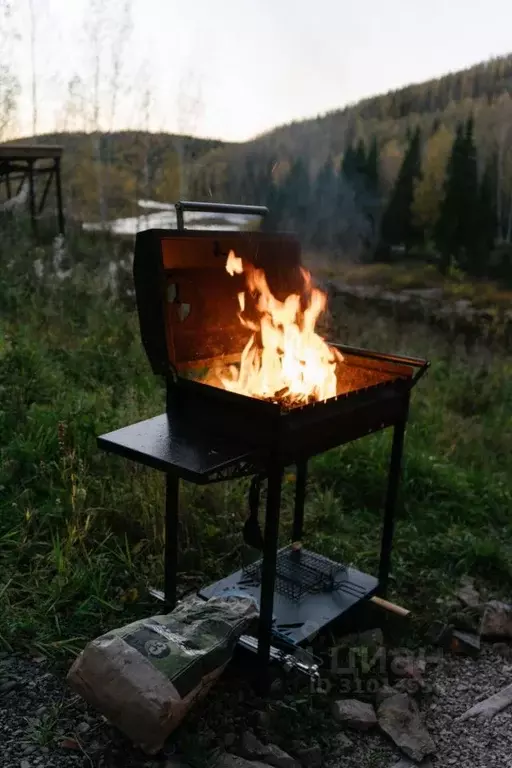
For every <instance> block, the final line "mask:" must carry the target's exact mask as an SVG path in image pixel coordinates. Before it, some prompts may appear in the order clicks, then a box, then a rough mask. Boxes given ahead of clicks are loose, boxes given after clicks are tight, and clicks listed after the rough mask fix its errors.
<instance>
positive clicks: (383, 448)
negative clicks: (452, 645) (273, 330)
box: [0, 232, 512, 658]
mask: <svg viewBox="0 0 512 768" xmlns="http://www.w3.org/2000/svg"><path fill="white" fill-rule="evenodd" d="M117 247H118V246H116V245H115V244H113V243H112V242H108V241H106V242H104V243H103V242H102V241H101V240H94V241H90V240H86V239H83V238H72V239H71V242H70V256H71V262H72V263H73V264H74V271H73V277H71V278H69V279H67V280H62V281H58V280H56V279H55V277H54V276H53V275H52V273H51V270H50V273H49V274H48V275H47V276H45V277H43V278H42V279H39V278H37V277H36V275H35V272H34V270H33V261H34V259H35V258H36V257H38V258H41V259H42V260H43V261H45V262H46V263H48V264H49V263H50V262H51V254H50V250H49V248H48V247H40V248H39V249H38V250H37V253H36V252H35V251H34V248H33V247H32V246H31V244H30V242H29V241H28V240H27V239H26V238H25V236H24V234H23V232H15V233H14V235H12V236H8V235H7V234H5V233H4V236H3V238H2V239H1V240H0V269H1V271H0V274H1V282H0V438H1V439H0V646H3V647H4V648H5V649H7V650H9V649H20V648H21V649H27V650H30V651H32V652H37V653H45V654H49V655H54V656H58V657H61V658H68V657H69V655H70V654H71V653H73V652H75V651H77V650H79V649H80V648H82V647H83V645H84V644H85V643H86V642H87V640H89V639H90V638H91V637H93V636H95V635H97V634H99V633H100V632H102V631H105V630H106V629H107V628H109V627H112V626H116V625H122V624H124V623H127V622H128V621H129V620H131V619H132V618H133V617H135V616H140V615H147V614H148V613H151V612H155V605H154V603H151V602H149V600H148V598H147V591H146V590H147V586H148V585H149V584H153V585H158V584H160V583H161V582H162V575H163V568H162V556H161V554H162V545H163V536H162V532H163V519H162V503H163V478H162V476H161V475H160V474H159V473H157V472H153V471H150V470H146V469H144V468H141V467H139V466H137V465H135V464H132V463H130V462H127V461H124V460H121V459H118V458H114V457H109V456H106V455H104V454H102V453H101V452H100V451H99V450H98V448H97V447H96V442H95V439H96V436H97V435H98V434H101V433H102V432H105V431H110V430H112V429H115V428H117V427H121V426H123V425H126V424H129V423H132V422H134V421H137V420H140V419H142V418H145V417H148V416H151V415H154V414H157V413H159V412H161V410H162V409H163V405H164V398H163V390H162V385H161V382H159V381H158V380H157V379H156V378H155V377H154V376H153V375H152V373H151V372H150V369H149V365H148V362H147V360H146V358H145V355H144V352H143V349H142V346H141V343H140V337H139V329H138V324H137V317H136V314H135V312H134V308H133V304H132V302H131V301H130V300H126V299H123V300H121V299H119V298H118V297H117V296H116V292H115V291H114V292H113V291H112V290H111V289H110V288H108V287H106V283H105V278H106V273H107V266H108V261H109V260H110V259H111V258H118V257H119V253H117V252H116V250H115V249H116V248H117ZM334 315H335V319H336V324H337V326H338V335H339V336H340V337H341V338H342V339H343V340H345V341H346V342H347V343H350V344H361V345H363V346H369V347H374V348H380V349H382V350H385V351H404V352H408V353H410V354H415V353H417V354H424V355H427V356H429V357H430V358H431V360H432V369H431V371H430V372H429V374H428V376H427V377H426V378H425V379H424V380H423V381H422V382H421V384H420V385H419V386H418V388H417V390H416V391H415V393H414V396H413V405H412V410H411V421H410V426H409V429H408V433H407V439H406V448H405V458H406V461H405V466H404V476H403V483H402V491H401V502H400V509H399V519H398V523H397V529H396V540H395V554H394V560H393V582H392V591H393V595H394V596H395V597H396V598H397V600H400V601H401V602H402V603H404V604H407V605H413V606H415V607H417V608H418V610H419V613H420V616H427V615H429V614H430V613H431V612H433V611H435V609H436V599H437V597H438V596H439V595H440V594H441V595H444V594H448V593H449V591H450V589H452V588H453V587H454V586H455V584H456V581H457V579H458V578H459V577H460V576H461V575H463V574H465V573H470V574H472V575H475V576H476V577H477V578H478V579H480V580H481V581H482V582H483V583H485V584H486V585H487V586H488V587H489V588H490V589H491V590H492V591H494V592H495V593H496V594H500V593H504V594H505V593H506V592H507V590H509V595H510V589H511V587H512V523H511V521H510V515H509V510H510V505H511V501H512V499H511V495H512V428H511V427H512V377H511V373H512V363H511V361H510V359H509V358H505V357H491V356H490V355H489V354H488V353H487V352H486V350H485V349H482V351H481V352H474V353H473V354H472V355H470V356H468V355H467V354H465V353H462V352H460V351H459V350H457V348H456V347H454V346H453V345H451V346H449V345H448V344H446V343H445V342H444V341H443V339H442V338H441V337H439V338H435V337H433V335H432V332H431V331H427V330H425V329H423V328H422V327H421V326H417V327H414V328H413V327H407V328H404V327H399V326H396V325H393V324H392V322H391V321H383V320H382V318H379V317H378V316H375V315H371V314H368V315H366V316H365V317H361V316H357V317H351V316H347V313H346V312H344V310H343V306H341V305H340V306H339V307H335V308H334ZM389 441H390V436H389V434H387V433H381V434H378V435H375V436H373V437H368V438H365V439H364V440H361V441H359V442H357V443H354V444H352V445H349V446H346V447H344V448H342V449H336V450H333V451H331V452H329V453H327V454H325V455H323V456H321V457H318V458H317V459H315V460H314V461H312V462H311V472H310V482H309V488H308V505H307V513H306V520H307V531H308V532H309V536H308V543H311V545H313V546H314V547H318V548H320V549H321V550H322V551H324V552H325V553H326V554H332V555H339V556H341V557H342V558H343V559H345V560H348V561H351V562H354V563H355V564H357V565H358V566H360V567H362V568H363V569H371V570H374V569H375V568H376V564H377V558H378V533H379V531H378V528H379V524H380V520H381V508H382V499H383V494H384V489H385V479H386V471H387V462H388V455H389ZM292 481H293V477H292V473H290V474H289V475H287V479H286V482H285V488H284V502H285V516H284V518H285V520H284V522H285V524H286V523H287V522H288V521H289V518H290V509H291V506H292V498H293V482H292ZM246 492H247V482H246V481H238V482H233V483H227V484H222V485H218V486H212V487H210V488H197V487H194V486H190V485H186V484H184V488H183V494H182V515H181V527H180V539H181V543H182V556H181V560H180V572H181V574H182V578H181V586H182V589H183V590H191V589H194V588H195V587H196V586H198V585H199V584H201V583H203V582H204V581H205V580H208V579H213V578H215V577H217V576H220V575H222V574H225V573H227V572H229V571H230V570H231V569H234V568H236V567H238V565H239V562H240V544H241V527H242V524H243V521H244V518H245V515H246V503H247V502H246ZM285 528H286V526H283V531H285Z"/></svg>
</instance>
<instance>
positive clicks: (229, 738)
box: [224, 733, 236, 749]
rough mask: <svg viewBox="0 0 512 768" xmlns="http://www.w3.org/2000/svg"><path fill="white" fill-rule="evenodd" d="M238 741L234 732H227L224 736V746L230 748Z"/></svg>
mask: <svg viewBox="0 0 512 768" xmlns="http://www.w3.org/2000/svg"><path fill="white" fill-rule="evenodd" d="M235 741H236V735H235V734H234V733H226V735H225V736H224V746H225V747H227V748H228V749H229V748H230V747H232V746H233V745H234V743H235Z"/></svg>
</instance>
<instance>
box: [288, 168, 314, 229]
mask: <svg viewBox="0 0 512 768" xmlns="http://www.w3.org/2000/svg"><path fill="white" fill-rule="evenodd" d="M282 195H283V222H284V224H285V225H286V227H288V228H290V229H294V230H295V231H296V232H297V234H298V235H299V236H301V237H302V238H305V236H306V234H307V226H308V218H309V214H310V203H311V187H310V181H309V173H308V169H307V167H306V165H305V163H304V161H303V160H302V158H300V157H299V158H297V160H295V161H294V162H293V164H292V166H291V168H290V171H289V173H288V176H287V177H286V180H285V182H284V184H283V188H282Z"/></svg>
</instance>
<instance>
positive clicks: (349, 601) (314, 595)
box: [199, 548, 378, 645]
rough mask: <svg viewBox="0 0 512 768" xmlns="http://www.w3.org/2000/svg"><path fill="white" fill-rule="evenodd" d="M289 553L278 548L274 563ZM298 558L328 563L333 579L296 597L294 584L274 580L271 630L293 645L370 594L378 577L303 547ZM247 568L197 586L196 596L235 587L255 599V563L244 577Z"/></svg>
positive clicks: (286, 571)
mask: <svg viewBox="0 0 512 768" xmlns="http://www.w3.org/2000/svg"><path fill="white" fill-rule="evenodd" d="M289 554H290V550H289V549H288V548H287V549H284V550H281V551H280V552H279V553H278V563H279V561H281V563H282V562H283V560H286V558H287V557H288V556H289ZM301 557H302V558H303V559H304V561H305V562H307V563H308V565H309V564H310V563H315V564H317V565H318V563H321V565H322V567H323V568H324V569H325V567H326V564H328V570H329V574H330V575H332V576H333V577H334V578H333V581H332V582H331V583H330V584H329V585H328V586H327V584H326V582H325V581H322V580H321V579H316V580H315V585H314V588H313V590H312V591H302V592H301V594H300V595H299V599H298V595H297V591H296V590H297V587H294V588H292V589H287V588H283V581H282V578H281V579H279V578H278V579H276V590H275V593H274V629H275V630H277V632H278V633H279V634H280V635H282V636H284V638H286V640H287V641H289V642H290V643H293V644H294V645H300V644H301V643H304V642H306V641H308V640H310V639H311V638H312V637H313V636H314V635H315V634H316V633H317V632H319V631H320V630H321V629H323V628H324V627H326V626H327V625H328V624H331V623H332V622H333V621H335V620H337V619H339V618H340V617H341V616H342V615H343V614H344V613H346V612H347V611H349V610H350V609H351V608H353V607H354V606H355V605H356V604H357V603H359V602H361V601H362V600H366V599H367V598H369V597H371V596H372V595H374V594H375V592H376V591H377V587H378V580H377V579H376V578H375V577H374V576H370V575H368V574H366V573H362V572H361V571H358V570H357V569H356V568H350V567H347V566H344V565H341V564H339V563H333V562H332V561H330V560H327V559H326V558H323V557H322V556H321V555H316V554H315V553H312V552H308V551H307V550H302V552H301ZM248 570H249V569H247V568H245V569H242V570H240V571H237V572H236V573H232V574H231V575H230V576H226V577H225V578H224V579H221V580H220V581H217V582H216V583H215V584H211V585H210V586H208V587H205V588H204V589H201V590H200V591H199V595H200V596H201V597H202V598H204V599H208V598H210V597H213V596H214V595H219V594H222V592H224V591H225V590H230V589H233V588H234V587H236V589H238V590H242V591H244V592H247V594H250V595H252V596H254V597H255V598H256V599H257V600H258V601H259V599H260V584H259V578H258V577H259V564H255V565H254V566H251V569H250V576H251V579H249V578H248V576H249V574H248ZM278 572H279V569H278ZM289 573H290V568H289V566H288V567H287V568H286V569H284V568H283V566H282V565H281V574H286V575H289ZM294 575H295V574H294ZM280 582H281V583H280Z"/></svg>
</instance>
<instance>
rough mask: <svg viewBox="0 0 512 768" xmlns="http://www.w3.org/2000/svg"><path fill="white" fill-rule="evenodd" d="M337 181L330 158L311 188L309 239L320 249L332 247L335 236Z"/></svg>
mask: <svg viewBox="0 0 512 768" xmlns="http://www.w3.org/2000/svg"><path fill="white" fill-rule="evenodd" d="M337 193H338V183H337V179H336V173H335V170H334V166H333V163H332V160H331V158H328V159H327V160H326V162H325V163H324V165H323V166H322V167H321V168H320V171H319V172H318V175H317V177H316V180H315V185H314V190H313V201H314V207H313V209H312V212H311V213H312V216H313V223H312V233H311V240H312V242H313V244H314V245H315V246H316V247H317V248H320V249H326V248H329V247H332V246H333V245H334V242H335V238H336V224H337V215H336V214H337V211H336V207H337Z"/></svg>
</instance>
